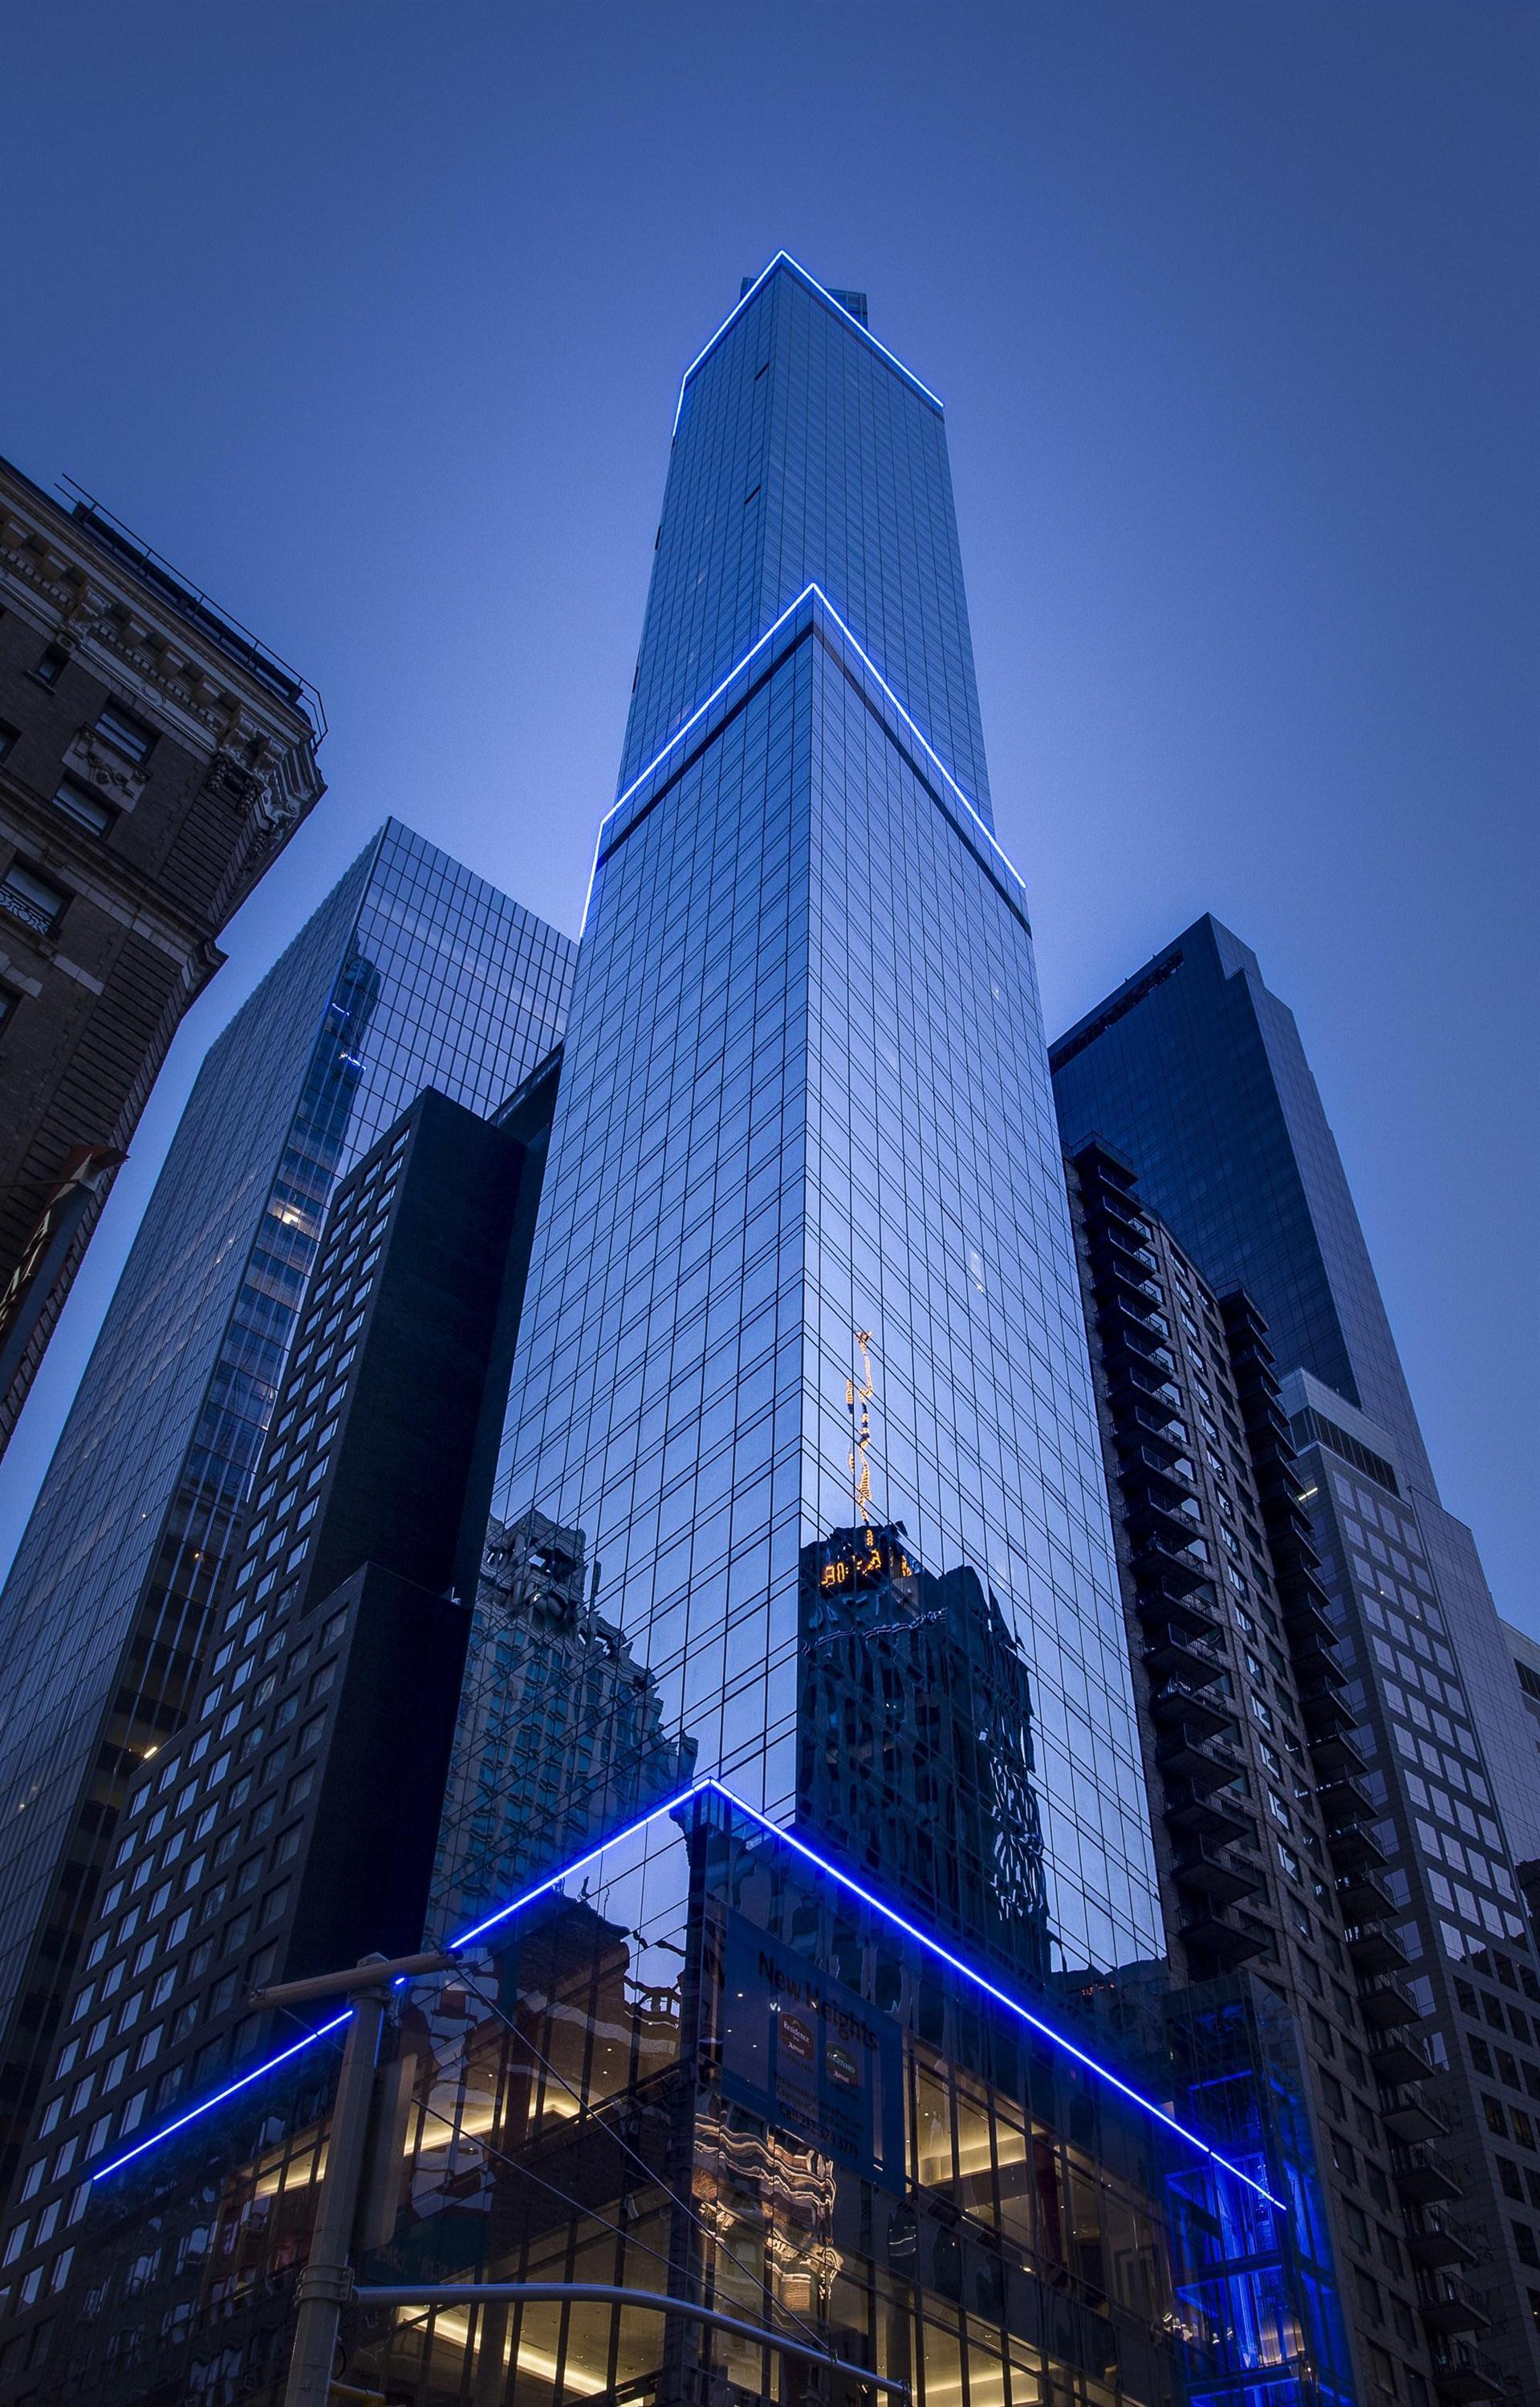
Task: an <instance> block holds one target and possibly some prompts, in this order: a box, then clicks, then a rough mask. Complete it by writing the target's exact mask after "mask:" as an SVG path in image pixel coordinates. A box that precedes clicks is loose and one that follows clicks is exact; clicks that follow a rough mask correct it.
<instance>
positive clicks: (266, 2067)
mask: <svg viewBox="0 0 1540 2407" xmlns="http://www.w3.org/2000/svg"><path fill="white" fill-rule="evenodd" d="M352 2013H353V2010H352V2008H351V2006H349V2007H348V2009H347V2011H346V2012H345V2013H343V2014H340V2015H333V2016H332V2019H331V2021H330V2022H329V2023H322V2024H321V2028H320V2030H313V2031H307V2032H306V2034H305V2037H304V2038H303V2039H297V2040H295V2042H294V2044H293V2046H292V2047H286V2048H285V2049H284V2051H283V2053H282V2055H281V2056H270V2057H269V2058H267V2061H266V2062H265V2064H254V2065H253V2066H252V2067H251V2070H250V2072H243V2073H242V2074H241V2077H240V2079H239V2080H238V2081H232V2082H229V2083H227V2084H226V2086H225V2087H224V2088H222V2089H217V2090H216V2091H215V2092H214V2095H213V2097H212V2098H205V2099H204V2100H203V2101H202V2102H201V2103H200V2104H199V2105H196V2106H190V2107H189V2108H188V2110H187V2112H186V2114H185V2115H178V2117H177V2119H176V2121H175V2122H174V2123H166V2124H164V2125H163V2126H162V2128H161V2129H160V2130H158V2131H151V2132H150V2136H149V2138H148V2139H144V2140H141V2141H140V2142H139V2144H138V2146H137V2147H136V2148H130V2149H128V2150H127V2152H126V2153H125V2154H124V2155H123V2156H121V2157H114V2158H113V2159H112V2162H111V2163H110V2164H109V2165H104V2166H103V2167H102V2169H101V2171H100V2172H95V2173H93V2174H92V2176H91V2178H92V2180H93V2182H99V2181H106V2179H107V2175H108V2173H115V2172H121V2170H122V2168H123V2166H124V2165H129V2164H132V2163H133V2161H134V2159H135V2157H142V2156H143V2155H144V2152H145V2150H146V2149H147V2148H154V2147H158V2146H159V2145H160V2143H161V2142H162V2141H163V2140H169V2139H170V2137H171V2134H172V2133H173V2131H180V2130H183V2129H185V2128H186V2126H187V2125H188V2124H189V2123H195V2122H196V2121H197V2119H198V2116H199V2115H207V2113H208V2111H209V2109H210V2107H213V2106H221V2105H222V2104H223V2102H224V2101H225V2100H226V2099H227V2098H234V2096H235V2092H236V2090H237V2089H246V2088H249V2087H250V2085H251V2083H252V2082H253V2081H260V2080H261V2079H262V2076H263V2074H264V2072H277V2070H278V2066H279V2065H280V2064H287V2063H288V2061H289V2059H290V2058H291V2057H292V2056H298V2055H300V2054H301V2053H302V2051H303V2050H304V2049H306V2048H307V2047H312V2046H314V2044H315V2043H316V2041H317V2040H318V2039H324V2038H325V2036H326V2034H327V2032H328V2031H335V2030H341V2029H342V2026H343V2024H344V2023H345V2022H350V2021H351V2019H352Z"/></svg>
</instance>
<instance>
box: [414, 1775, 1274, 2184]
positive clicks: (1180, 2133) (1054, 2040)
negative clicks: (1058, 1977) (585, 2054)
mask: <svg viewBox="0 0 1540 2407" xmlns="http://www.w3.org/2000/svg"><path fill="white" fill-rule="evenodd" d="M707 1794H712V1795H715V1796H718V1797H720V1799H721V1800H722V1802H723V1803H724V1804H725V1805H726V1806H727V1807H728V1808H729V1809H730V1811H731V1812H733V1813H734V1814H741V1815H742V1816H744V1818H745V1820H746V1821H749V1822H754V1823H757V1825H758V1826H759V1828H760V1829H761V1830H763V1831H764V1832H765V1834H766V1836H767V1837H769V1838H772V1839H775V1840H777V1841H778V1842H779V1844H781V1845H782V1846H784V1847H790V1848H791V1849H792V1850H793V1852H794V1853H795V1854H797V1855H799V1856H802V1857H803V1858H805V1859H806V1861H807V1862H808V1863H810V1864H811V1865H813V1866H814V1868H815V1870H817V1871H818V1872H820V1873H822V1874H823V1875H824V1877H825V1879H827V1880H832V1881H834V1883H835V1884H836V1885H837V1887H840V1888H843V1889H848V1891H849V1893H850V1895H851V1896H852V1897H858V1898H860V1900H861V1901H862V1903H863V1905H865V1906H869V1907H870V1909H871V1911H872V1912H873V1913H874V1914H877V1915H880V1916H881V1917H882V1919H883V1921H884V1922H888V1923H891V1925H892V1927H893V1929H894V1930H902V1931H903V1933H904V1935H905V1938H906V1939H912V1940H913V1941H914V1943H915V1944H916V1945H917V1946H919V1947H922V1948H924V1950H925V1952H926V1954H927V1955H929V1956H934V1957H935V1958H937V1959H938V1961H939V1962H941V1963H943V1964H945V1965H946V1966H947V1967H948V1970H949V1971H950V1972H953V1973H958V1974H959V1975H960V1977H961V1978H962V1980H964V1981H967V1982H968V1983H970V1984H971V1986H972V1987H974V1988H976V1989H979V1990H982V1992H983V1993H984V1995H985V1996H986V1997H987V1998H991V1999H992V2000H993V2001H994V2003H995V2004H996V2005H998V2006H1004V2007H1005V2011H1006V2013H1007V2014H1011V2015H1015V2016H1016V2018H1017V2020H1018V2021H1019V2022H1023V2023H1026V2024H1027V2025H1028V2026H1029V2027H1030V2028H1031V2029H1032V2030H1034V2031H1036V2032H1037V2033H1038V2034H1039V2035H1040V2037H1042V2038H1043V2039H1046V2040H1048V2041H1049V2042H1050V2043H1051V2044H1052V2045H1053V2046H1055V2047H1058V2048H1062V2050H1063V2052H1064V2054H1065V2055H1066V2056H1072V2057H1073V2058H1075V2060H1076V2062H1077V2064H1081V2065H1083V2066H1084V2067H1085V2069H1086V2071H1087V2072H1093V2073H1095V2075H1096V2077H1097V2079H1098V2080H1100V2081H1105V2082H1106V2083H1107V2084H1108V2086H1109V2087H1111V2088H1113V2089H1116V2090H1117V2091H1118V2092H1119V2095H1120V2096H1121V2097H1124V2098H1126V2099H1128V2100H1129V2101H1130V2102H1131V2103H1132V2104H1133V2105H1134V2106H1137V2107H1138V2108H1139V2109H1140V2110H1141V2112H1142V2113H1144V2114H1146V2115H1153V2116H1154V2118H1155V2120H1156V2121H1157V2122H1158V2123H1163V2124H1164V2125H1165V2127H1166V2129H1167V2130H1168V2131H1175V2132H1176V2135H1177V2137H1178V2138H1180V2139H1183V2140H1186V2141H1187V2142H1188V2143H1189V2144H1191V2146H1192V2147H1194V2148H1198V2149H1201V2150H1202V2152H1203V2154H1204V2155H1205V2157H1208V2158H1211V2159H1212V2161H1213V2162H1214V2163H1215V2164H1217V2165H1219V2166H1221V2167H1222V2168H1223V2170H1224V2171H1225V2172H1227V2173H1232V2174H1233V2176H1234V2178H1235V2179H1236V2181H1239V2182H1244V2183H1245V2184H1246V2186H1247V2188H1248V2189H1252V2190H1255V2191H1256V2192H1257V2194H1258V2196H1259V2197H1260V2198H1264V2199H1266V2200H1267V2202H1268V2204H1269V2205H1270V2206H1276V2207H1277V2208H1279V2209H1280V2210H1281V2211H1282V2212H1283V2213H1284V2214H1287V2213H1288V2211H1289V2206H1288V2200H1286V2199H1281V2198H1276V2197H1275V2196H1274V2194H1273V2192H1272V2191H1271V2190H1270V2189H1268V2188H1266V2187H1265V2186H1263V2184H1262V2183H1261V2182H1260V2181H1256V2180H1254V2179H1253V2178H1252V2176H1251V2174H1250V2173H1245V2172H1242V2171H1241V2169H1240V2167H1239V2165H1235V2164H1232V2163H1231V2161H1230V2158H1228V2157H1226V2156H1221V2155H1220V2153H1219V2149H1218V2148H1215V2147H1211V2146H1210V2145H1209V2144H1208V2142H1207V2141H1206V2140H1202V2139H1200V2138H1199V2136H1198V2134H1197V2132H1196V2131H1190V2130H1189V2129H1188V2128H1187V2125H1186V2124H1185V2123H1178V2122H1177V2120H1176V2116H1175V2115H1168V2114H1167V2113H1166V2111H1165V2108H1164V2107H1163V2106H1157V2105H1156V2103H1155V2101H1154V2100H1153V2099H1152V2098H1147V2097H1145V2096H1144V2094H1143V2092H1142V2091H1140V2090H1137V2089H1134V2088H1133V2087H1131V2086H1130V2085H1129V2083H1128V2082H1126V2081H1124V2080H1122V2079H1121V2078H1120V2077H1119V2074H1118V2073H1116V2072H1113V2071H1112V2070H1111V2068H1110V2067H1109V2066H1107V2065H1105V2064H1100V2063H1098V2061H1097V2059H1096V2058H1095V2057H1093V2056H1088V2055H1087V2054H1086V2051H1085V2049H1084V2048H1082V2047H1077V2045H1076V2044H1075V2042H1074V2041H1073V2040H1071V2039H1066V2038H1065V2037H1064V2034H1063V2032H1062V2031H1060V2030H1055V2029H1054V2027H1053V2025H1052V2024H1051V2023H1046V2022H1044V2021H1043V2020H1042V2018H1041V2016H1040V2015H1034V2013H1033V2012H1032V2011H1031V2009H1030V2007H1027V2006H1024V2005H1022V2003H1021V2001H1020V1999H1019V1998H1013V1997H1012V1996H1011V1994H1010V1992H1009V1991H1008V1990H1007V1989H1002V1988H998V1987H996V1986H995V1984H994V1982H992V1981H991V1979H990V1978H989V1976H988V1975H987V1974H986V1973H980V1972H979V1971H978V1970H977V1967H976V1966H974V1965H972V1964H969V1963H967V1962H965V1961H964V1959H963V1958H962V1957H961V1956H954V1955H953V1954H952V1951H951V1949H950V1948H949V1947H944V1946H943V1945H942V1944H941V1942H940V1940H939V1939H933V1938H932V1937H931V1935H930V1933H929V1932H928V1931H925V1930H920V1927H919V1925H918V1924H917V1923H913V1922H910V1921H909V1920H907V1918H906V1917H905V1916H904V1915H902V1914H900V1913H899V1912H898V1910H897V1908H896V1907H895V1906H891V1905H887V1904H885V1903H884V1902H883V1901H882V1899H881V1898H879V1897H874V1895H873V1894H872V1892H871V1890H870V1889H868V1888H863V1887H862V1885H861V1883H860V1882H859V1881H857V1880H852V1878H851V1877H850V1874H849V1873H847V1872H842V1871H841V1870H840V1867H839V1866H838V1864H834V1863H831V1862H830V1861H829V1859H828V1858H827V1857H825V1856H820V1854H819V1853H818V1852H817V1850H816V1849H815V1848H813V1847H810V1846H809V1845H808V1844H807V1843H806V1840H805V1839H799V1838H798V1837H797V1835H796V1833H795V1831H793V1830H783V1829H782V1827H781V1825H780V1824H779V1823H778V1822H772V1821H771V1820H770V1818H769V1816H767V1815H764V1814H762V1813H761V1812H760V1811H759V1809H758V1807H757V1806H754V1805H747V1804H745V1802H744V1801H743V1799H742V1798H741V1797H738V1796H736V1795H734V1791H733V1790H732V1789H731V1788H729V1787H725V1786H724V1784H723V1783H722V1782H721V1781H720V1780H714V1779H713V1778H712V1777H711V1776H710V1774H709V1773H707V1774H706V1776H705V1777H704V1778H703V1779H700V1780H697V1781H695V1782H694V1783H693V1784H692V1787H689V1788H681V1789H680V1790H679V1792H678V1794H677V1796H674V1797H670V1798H669V1799H667V1800H666V1802H664V1803H663V1804H662V1805H655V1806H654V1807H653V1808H652V1811H651V1812H650V1814H644V1815H642V1816H639V1817H638V1819H637V1820H636V1821H635V1822H631V1823H628V1824H627V1826H626V1828H625V1829H624V1830H618V1831H617V1832H616V1834H615V1836H614V1837H613V1838H610V1839H605V1840H603V1841H601V1843H600V1844H599V1845H598V1846H596V1847H591V1848H590V1849H589V1851H588V1853H587V1855H584V1856H579V1857H578V1859H577V1861H576V1862H574V1863H570V1864H568V1865H566V1866H565V1868H564V1869H563V1871H561V1872H559V1873H552V1874H551V1876H550V1878H549V1880H543V1881H541V1882H540V1883H539V1885H538V1886H537V1887H535V1888H531V1889H526V1890H525V1891H524V1894H523V1895H522V1896H521V1897H516V1898H515V1899H514V1900H513V1901H512V1903H511V1904H509V1905H505V1906H502V1907H500V1908H499V1910H498V1912H497V1913H496V1914H493V1915H490V1916H488V1918H487V1919H486V1921H485V1922H478V1923H477V1924H476V1925H475V1927H474V1929H472V1930H465V1931H463V1932H462V1933H461V1935H460V1937H459V1938H458V1939H456V1940H454V1941H453V1942H452V1943H451V1944H452V1945H454V1946H456V1947H469V1946H473V1945H475V1944H476V1943H477V1942H478V1941H479V1940H480V1939H481V1938H483V1937H484V1935H485V1933H486V1932H487V1931H489V1930H493V1929H495V1927H496V1926H497V1924H498V1923H500V1922H506V1921H507V1919H508V1917H509V1916H511V1915H515V1914H518V1913H520V1911H521V1910H522V1908H523V1907H525V1906H526V1905H533V1904H534V1902H535V1900H536V1899H537V1898H542V1897H546V1896H549V1893H550V1891H551V1890H552V1889H554V1888H558V1887H561V1885H562V1884H563V1882H564V1881H567V1880H569V1879H571V1877H572V1875H573V1874H574V1873H579V1872H584V1871H586V1870H587V1868H588V1866H589V1865H590V1864H592V1863H593V1862H594V1861H596V1859H598V1858H599V1857H600V1856H602V1855H604V1854H606V1852H607V1850H608V1849H609V1848H611V1847H617V1846H619V1845H620V1844H621V1842H622V1841H624V1840H626V1839H633V1838H635V1836H636V1834H637V1832H638V1831H640V1830H646V1829H647V1828H648V1826H649V1823H652V1822H656V1821H659V1820H661V1819H662V1817H663V1816H664V1815H665V1814H676V1813H677V1811H678V1809H679V1807H680V1806H681V1805H687V1804H689V1802H691V1800H692V1798H695V1797H702V1796H706V1795H707Z"/></svg>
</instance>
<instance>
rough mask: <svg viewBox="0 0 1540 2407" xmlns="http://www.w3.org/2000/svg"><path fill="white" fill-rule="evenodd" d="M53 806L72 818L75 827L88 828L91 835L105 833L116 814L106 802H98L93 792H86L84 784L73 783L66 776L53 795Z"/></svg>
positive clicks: (107, 831) (66, 816)
mask: <svg viewBox="0 0 1540 2407" xmlns="http://www.w3.org/2000/svg"><path fill="white" fill-rule="evenodd" d="M53 807H54V809H55V810H57V811H63V812H64V817H65V818H66V819H73V820H74V821H75V823H76V825H77V827H83V828H86V829H88V830H89V831H90V833H92V834H93V835H107V833H109V831H110V829H111V826H112V822H113V820H114V819H116V818H117V816H118V814H117V812H116V811H114V810H112V809H111V808H109V806H108V805H107V804H106V803H101V802H98V801H97V799H96V797H95V795H94V794H93V793H88V791H87V790H86V789H85V787H84V786H77V785H74V784H73V783H72V782H71V780H70V779H69V778H68V777H66V778H65V779H64V784H63V785H62V786H61V787H60V789H59V790H58V792H57V793H56V794H55V795H54V797H53Z"/></svg>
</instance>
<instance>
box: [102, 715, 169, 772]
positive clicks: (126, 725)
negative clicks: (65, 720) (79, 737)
mask: <svg viewBox="0 0 1540 2407" xmlns="http://www.w3.org/2000/svg"><path fill="white" fill-rule="evenodd" d="M95 732H96V733H97V734H98V735H99V736H100V737H101V739H102V741H103V743H104V744H110V745H111V747H112V748H113V750H114V752H121V754H122V756H123V759H124V760H125V761H132V762H133V763H134V765H135V768H140V767H142V766H143V764H144V762H146V761H148V760H149V758H150V748H151V747H152V746H153V744H154V741H155V738H154V736H153V735H152V734H151V733H150V730H149V728H148V727H141V726H140V724H139V721H138V720H137V719H135V718H134V717H133V715H132V714H131V713H130V712H129V711H126V710H124V709H123V707H122V705H121V704H120V703H116V702H109V703H108V704H107V706H106V708H105V709H104V710H103V711H102V713H101V715H100V717H99V718H98V719H97V721H96V729H95Z"/></svg>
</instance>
